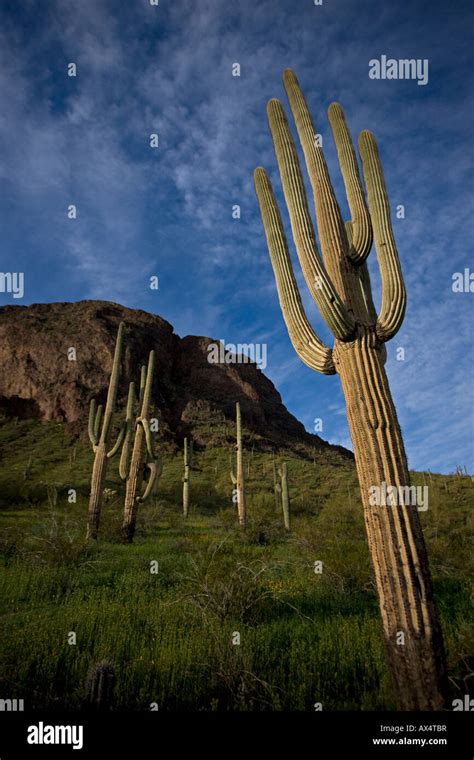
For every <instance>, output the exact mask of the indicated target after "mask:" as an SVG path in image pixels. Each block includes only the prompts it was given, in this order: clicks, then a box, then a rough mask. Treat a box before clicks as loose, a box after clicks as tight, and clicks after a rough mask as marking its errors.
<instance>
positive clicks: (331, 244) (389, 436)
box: [254, 70, 446, 710]
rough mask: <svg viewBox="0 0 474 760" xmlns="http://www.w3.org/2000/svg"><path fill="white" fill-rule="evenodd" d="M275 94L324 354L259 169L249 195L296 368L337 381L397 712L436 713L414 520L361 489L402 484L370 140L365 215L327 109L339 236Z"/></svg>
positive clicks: (318, 159)
mask: <svg viewBox="0 0 474 760" xmlns="http://www.w3.org/2000/svg"><path fill="white" fill-rule="evenodd" d="M284 85H285V89H286V93H287V95H288V99H289V103H290V107H291V110H292V112H293V116H294V119H295V123H296V128H297V131H298V134H299V137H300V141H301V146H302V148H303V153H304V156H305V161H306V165H307V168H308V173H309V178H310V182H311V186H312V189H313V194H314V201H315V208H316V219H317V226H318V233H319V239H320V244H321V249H322V259H323V261H324V265H323V261H322V260H321V257H320V254H319V251H318V248H317V243H316V236H315V232H314V229H313V223H312V220H311V216H310V212H309V209H308V203H307V199H306V194H305V189H304V185H303V179H302V175H301V170H300V166H299V161H298V157H297V153H296V148H295V145H294V142H293V139H292V136H291V133H290V129H289V126H288V123H287V120H286V116H285V113H284V110H283V106H282V105H281V103H280V102H279V101H278V100H275V99H272V100H270V101H269V103H268V108H267V114H268V121H269V125H270V131H271V134H272V138H273V144H274V148H275V153H276V157H277V162H278V168H279V172H280V177H281V181H282V186H283V192H284V196H285V201H286V205H287V207H288V211H289V216H290V222H291V228H292V232H293V238H294V242H295V246H296V250H297V253H298V258H299V261H300V263H301V268H302V271H303V275H304V278H305V280H306V283H307V285H308V287H309V289H310V292H311V294H312V296H313V298H314V301H315V302H316V304H317V306H318V308H319V311H320V313H321V316H322V317H323V319H324V321H325V322H326V324H327V326H328V327H329V328H330V329H331V331H332V332H333V335H334V337H335V342H334V347H333V349H332V350H331V349H330V348H328V347H326V346H325V345H324V344H323V343H322V341H321V340H320V339H319V337H318V336H317V335H316V333H315V332H314V330H313V328H312V327H311V325H310V324H309V322H308V319H307V317H306V314H305V312H304V310H303V306H302V303H301V298H300V294H299V291H298V287H297V284H296V280H295V276H294V273H293V269H292V265H291V260H290V255H289V252H288V245H287V241H286V237H285V232H284V228H283V224H282V220H281V216H280V212H279V209H278V206H277V203H276V201H275V197H274V194H273V191H272V187H271V184H270V181H269V179H268V177H267V174H266V173H265V171H264V169H262V168H258V169H256V170H255V173H254V181H255V189H256V193H257V197H258V201H259V205H260V211H261V215H262V220H263V225H264V228H265V233H266V238H267V244H268V249H269V253H270V257H271V261H272V265H273V270H274V274H275V279H276V284H277V289H278V295H279V300H280V305H281V309H282V313H283V317H284V319H285V322H286V325H287V328H288V333H289V335H290V338H291V341H292V343H293V346H294V348H295V350H296V353H297V354H298V355H299V356H300V358H301V359H302V360H303V361H304V362H305V364H307V365H308V366H309V367H311V368H312V369H315V370H318V371H319V372H322V373H324V374H328V375H330V374H334V373H337V374H338V375H339V377H340V379H341V384H342V389H343V392H344V396H345V400H346V408H347V419H348V422H349V428H350V433H351V437H352V442H353V445H354V454H355V460H356V467H357V472H358V476H359V484H360V490H361V495H362V502H363V505H364V517H365V525H366V530H367V536H368V544H369V548H370V553H371V557H372V564H373V567H374V573H375V578H376V584H377V590H378V596H379V604H380V612H381V615H382V621H383V631H384V638H385V643H386V647H387V653H388V658H389V664H390V669H391V673H392V677H393V682H394V692H395V696H396V700H397V704H398V707H399V708H400V709H405V710H415V709H421V710H430V709H439V708H441V706H442V704H443V693H444V690H445V678H446V672H445V661H444V649H443V641H442V634H441V629H440V625H439V621H438V614H437V610H436V606H435V602H434V598H433V591H432V583H431V578H430V573H429V568H428V559H427V553H426V548H425V543H424V539H423V534H422V531H421V527H420V521H419V516H418V512H417V510H416V507H413V506H409V505H406V504H404V503H399V504H398V505H395V504H394V505H393V506H390V507H387V506H376V505H373V504H371V500H370V498H369V489H370V488H371V487H372V486H377V485H379V486H380V484H381V483H382V482H385V483H387V484H390V485H392V486H394V487H395V488H397V487H401V486H409V485H410V476H409V472H408V466H407V460H406V455H405V450H404V445H403V440H402V435H401V432H400V427H399V424H398V421H397V415H396V411H395V407H394V404H393V401H392V397H391V394H390V388H389V385H388V380H387V376H386V373H385V369H384V358H385V355H384V350H385V347H384V342H385V341H388V340H389V339H390V338H392V337H393V336H394V335H395V334H396V332H397V331H398V329H399V328H400V325H401V324H402V320H403V317H404V313H405V303H406V294H405V286H404V283H403V278H402V273H401V268H400V262H399V258H398V254H397V249H396V246H395V240H394V236H393V232H392V226H391V220H390V208H389V203H388V199H387V191H386V187H385V182H384V178H383V174H382V168H381V164H380V159H379V154H378V150H377V145H376V142H375V139H374V137H373V135H372V134H371V133H370V132H368V131H363V132H362V133H361V135H360V137H359V152H360V156H361V159H362V168H363V175H364V180H365V186H366V190H367V201H368V209H367V206H366V201H365V197H364V190H363V187H362V183H361V180H360V175H359V169H358V165H357V159H356V156H355V151H354V148H353V145H352V141H351V137H350V133H349V130H348V127H347V125H346V121H345V117H344V113H343V111H342V108H341V106H340V105H339V104H337V103H333V104H332V105H331V106H330V107H329V112H328V115H329V122H330V125H331V128H332V132H333V136H334V140H335V143H336V148H337V154H338V158H339V164H340V167H341V172H342V178H343V181H344V185H345V189H346V194H347V199H348V203H349V209H350V213H351V220H350V221H349V222H347V223H346V224H345V225H344V223H343V221H342V216H341V212H340V209H339V206H338V203H337V200H336V197H335V194H334V190H333V188H332V185H331V181H330V177H329V173H328V168H327V165H326V162H325V159H324V156H323V152H322V150H321V148H319V147H318V146H317V143H316V141H315V134H316V132H315V129H314V127H313V123H312V120H311V116H310V114H309V111H308V107H307V105H306V102H305V99H304V96H303V94H302V92H301V90H300V87H299V84H298V81H297V79H296V76H295V75H294V73H293V72H292V71H291V70H287V71H285V73H284ZM372 236H373V238H374V241H375V250H376V254H377V260H378V263H379V268H380V275H381V284H382V302H381V308H380V313H379V314H378V315H377V314H376V311H375V308H374V304H373V301H372V295H371V288H370V279H369V275H368V270H367V267H366V263H365V261H366V258H367V256H368V254H369V252H370V249H371V246H372ZM398 493H400V488H399V490H398Z"/></svg>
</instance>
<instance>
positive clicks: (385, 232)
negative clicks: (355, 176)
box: [359, 130, 406, 341]
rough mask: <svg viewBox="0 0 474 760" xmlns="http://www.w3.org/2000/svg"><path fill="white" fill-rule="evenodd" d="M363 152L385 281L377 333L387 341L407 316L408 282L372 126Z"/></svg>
mask: <svg viewBox="0 0 474 760" xmlns="http://www.w3.org/2000/svg"><path fill="white" fill-rule="evenodd" d="M359 152H360V156H361V159H362V168H363V172H364V179H365V186H366V188H367V200H368V204H369V211H370V216H371V218H372V224H373V228H374V241H375V251H376V254H377V261H378V263H379V268H380V279H381V283H382V304H381V307H380V314H379V316H378V319H377V325H376V333H377V337H378V338H379V339H380V340H382V341H387V340H390V338H393V336H394V335H395V334H396V333H397V332H398V330H399V329H400V327H401V325H402V322H403V318H404V316H405V308H406V291H405V284H404V282H403V275H402V270H401V266H400V259H399V258H398V253H397V247H396V244H395V239H394V236H393V230H392V223H391V219H390V206H389V202H388V196H387V189H386V186H385V180H384V176H383V172H382V166H381V163H380V157H379V152H378V149H377V143H376V142H375V138H374V136H373V135H372V133H371V132H369V131H368V130H364V131H363V132H361V134H360V137H359Z"/></svg>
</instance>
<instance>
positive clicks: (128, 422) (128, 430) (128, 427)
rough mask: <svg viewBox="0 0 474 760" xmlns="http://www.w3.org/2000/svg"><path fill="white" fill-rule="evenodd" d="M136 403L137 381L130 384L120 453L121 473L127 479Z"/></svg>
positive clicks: (123, 478)
mask: <svg viewBox="0 0 474 760" xmlns="http://www.w3.org/2000/svg"><path fill="white" fill-rule="evenodd" d="M134 405H135V383H130V385H129V386H128V398H127V411H126V414H125V437H124V439H123V446H122V453H121V455H120V463H119V475H120V478H121V479H122V480H126V479H127V477H128V473H129V471H130V451H131V447H132V419H133V407H134Z"/></svg>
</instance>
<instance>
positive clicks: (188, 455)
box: [183, 438, 193, 517]
mask: <svg viewBox="0 0 474 760" xmlns="http://www.w3.org/2000/svg"><path fill="white" fill-rule="evenodd" d="M192 466H193V442H192V441H189V442H188V439H187V438H185V439H184V476H183V514H184V516H185V517H187V516H188V514H189V488H190V482H191V468H192Z"/></svg>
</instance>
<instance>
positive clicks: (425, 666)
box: [333, 333, 445, 710]
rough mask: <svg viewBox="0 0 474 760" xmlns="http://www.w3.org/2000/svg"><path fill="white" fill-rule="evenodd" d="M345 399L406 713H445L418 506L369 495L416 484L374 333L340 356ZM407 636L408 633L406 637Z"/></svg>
mask: <svg viewBox="0 0 474 760" xmlns="http://www.w3.org/2000/svg"><path fill="white" fill-rule="evenodd" d="M333 356H334V361H335V365H336V369H337V372H338V373H339V376H340V378H341V384H342V389H343V392H344V396H345V399H346V408H347V419H348V422H349V429H350V433H351V438H352V443H353V445H354V455H355V459H356V467H357V473H358V477H359V484H360V491H361V496H362V503H363V508H364V519H365V525H366V530H367V538H368V544H369V550H370V554H371V559H372V565H373V568H374V573H375V579H376V586H377V592H378V597H379V606H380V612H381V616H382V625H383V634H384V640H385V646H386V650H387V655H388V659H389V664H390V668H391V671H392V674H393V676H394V681H395V691H396V694H397V701H398V704H399V707H400V709H404V710H439V709H441V707H442V704H443V700H442V696H441V695H442V693H443V690H444V687H445V672H444V665H443V660H444V658H443V643H442V637H441V631H440V627H439V623H438V619H437V615H436V609H435V604H434V599H433V590H432V586H431V579H430V574H429V572H428V569H427V568H428V560H427V555H426V548H425V543H424V539H423V534H422V531H421V526H420V520H419V515H418V511H417V507H416V506H411V505H400V506H393V505H388V506H383V505H371V504H370V503H369V494H370V489H371V488H372V487H373V486H374V485H378V486H379V485H380V484H381V483H384V482H385V483H386V484H389V485H391V486H394V487H396V488H398V487H400V486H410V475H409V471H408V467H407V460H406V456H405V450H404V446H403V440H402V436H401V432H400V427H399V424H398V421H397V415H396V411H395V407H394V404H393V401H392V398H391V394H390V388H389V384H388V380H387V376H386V373H385V369H384V366H383V362H382V360H381V352H380V348H379V347H377V346H376V341H375V340H374V337H373V334H372V335H371V334H370V333H366V334H365V335H363V336H362V337H360V338H359V339H357V340H356V341H354V342H351V343H349V344H347V343H344V344H341V343H338V342H337V341H336V345H335V348H334V352H333ZM400 634H402V635H400Z"/></svg>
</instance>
